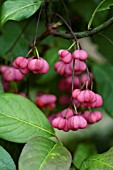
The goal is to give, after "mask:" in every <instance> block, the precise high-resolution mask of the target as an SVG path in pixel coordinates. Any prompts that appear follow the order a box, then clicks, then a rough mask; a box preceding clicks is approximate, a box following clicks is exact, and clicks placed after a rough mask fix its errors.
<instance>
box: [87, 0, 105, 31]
mask: <svg viewBox="0 0 113 170" xmlns="http://www.w3.org/2000/svg"><path fill="white" fill-rule="evenodd" d="M104 1H105V0H103V1H101V2H100V3H99V5H98V6H97V7H96V9H95V10H94V12H93V14H92V16H91V19H90V20H89V23H88V30H90V27H91V24H92V22H93V19H94V17H95V15H96V13H97V11H98V9H99V8H100V6H101V5H102V4H103V3H104Z"/></svg>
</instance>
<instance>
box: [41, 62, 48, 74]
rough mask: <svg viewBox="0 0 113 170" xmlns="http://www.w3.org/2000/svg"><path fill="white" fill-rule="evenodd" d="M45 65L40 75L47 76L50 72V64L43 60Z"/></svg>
mask: <svg viewBox="0 0 113 170" xmlns="http://www.w3.org/2000/svg"><path fill="white" fill-rule="evenodd" d="M43 64H44V66H43V68H42V69H41V70H40V71H39V73H40V74H45V73H47V72H48V71H49V64H48V63H47V61H46V60H44V59H43Z"/></svg>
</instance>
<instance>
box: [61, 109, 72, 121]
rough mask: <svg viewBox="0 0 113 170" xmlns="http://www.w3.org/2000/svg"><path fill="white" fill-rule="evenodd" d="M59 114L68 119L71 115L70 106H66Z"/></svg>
mask: <svg viewBox="0 0 113 170" xmlns="http://www.w3.org/2000/svg"><path fill="white" fill-rule="evenodd" d="M60 115H61V117H63V118H66V119H69V118H70V117H72V116H73V111H72V110H71V109H70V108H68V109H65V110H63V111H62V112H61V114H60Z"/></svg>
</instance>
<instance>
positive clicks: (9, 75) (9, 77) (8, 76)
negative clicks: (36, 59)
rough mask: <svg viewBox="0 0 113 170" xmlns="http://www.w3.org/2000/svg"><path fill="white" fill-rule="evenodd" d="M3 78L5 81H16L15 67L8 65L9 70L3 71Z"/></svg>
mask: <svg viewBox="0 0 113 170" xmlns="http://www.w3.org/2000/svg"><path fill="white" fill-rule="evenodd" d="M3 79H4V80H5V81H14V80H15V69H14V68H13V67H8V68H7V70H6V71H5V72H4V73H3Z"/></svg>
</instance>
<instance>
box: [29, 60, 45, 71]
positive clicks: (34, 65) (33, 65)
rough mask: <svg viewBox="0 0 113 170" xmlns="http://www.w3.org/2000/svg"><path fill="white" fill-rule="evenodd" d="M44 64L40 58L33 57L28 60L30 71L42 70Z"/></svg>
mask: <svg viewBox="0 0 113 170" xmlns="http://www.w3.org/2000/svg"><path fill="white" fill-rule="evenodd" d="M43 66H44V63H43V61H42V60H41V59H40V61H39V59H32V60H30V61H29V62H28V68H29V70H30V71H40V70H41V69H42V68H43Z"/></svg>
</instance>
